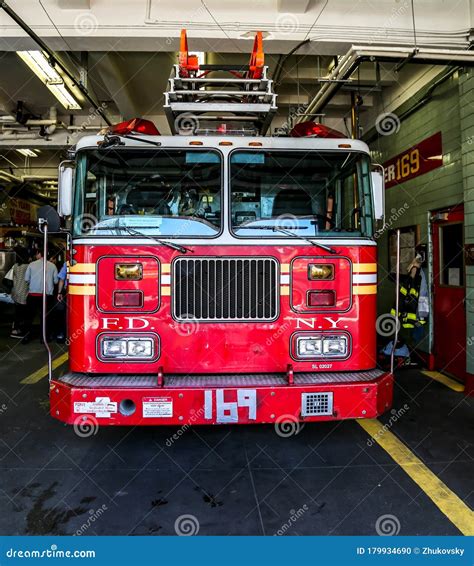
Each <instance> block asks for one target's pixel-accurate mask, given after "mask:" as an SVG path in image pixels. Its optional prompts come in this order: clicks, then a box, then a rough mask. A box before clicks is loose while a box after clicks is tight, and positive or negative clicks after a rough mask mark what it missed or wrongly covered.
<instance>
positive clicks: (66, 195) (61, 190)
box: [58, 161, 74, 216]
mask: <svg viewBox="0 0 474 566" xmlns="http://www.w3.org/2000/svg"><path fill="white" fill-rule="evenodd" d="M73 183H74V162H73V161H63V162H62V163H60V164H59V172H58V212H59V216H70V215H71V214H72V191H73Z"/></svg>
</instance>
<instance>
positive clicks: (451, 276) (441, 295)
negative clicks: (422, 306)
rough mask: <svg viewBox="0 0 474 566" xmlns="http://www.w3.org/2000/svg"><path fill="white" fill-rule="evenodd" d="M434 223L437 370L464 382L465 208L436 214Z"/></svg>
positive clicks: (434, 308)
mask: <svg viewBox="0 0 474 566" xmlns="http://www.w3.org/2000/svg"><path fill="white" fill-rule="evenodd" d="M431 220H432V224H431V226H432V239H433V240H432V241H433V284H434V288H433V293H434V294H433V317H434V318H433V324H434V362H435V367H436V369H437V370H440V371H443V372H445V373H448V374H451V375H452V376H453V377H456V378H457V379H460V380H462V381H465V379H466V310H465V306H466V300H465V299H466V274H465V266H464V207H463V206H462V205H461V206H456V207H454V208H451V209H449V210H445V211H441V212H439V211H438V212H434V213H433V214H432V217H431Z"/></svg>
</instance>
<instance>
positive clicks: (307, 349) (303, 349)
mask: <svg viewBox="0 0 474 566" xmlns="http://www.w3.org/2000/svg"><path fill="white" fill-rule="evenodd" d="M321 343H322V340H321V338H315V337H312V336H308V337H306V336H305V337H302V336H300V337H299V338H297V339H296V344H297V352H298V357H300V358H314V357H315V356H320V355H321V353H322V346H321Z"/></svg>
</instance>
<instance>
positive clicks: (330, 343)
mask: <svg viewBox="0 0 474 566" xmlns="http://www.w3.org/2000/svg"><path fill="white" fill-rule="evenodd" d="M346 354H347V338H346V337H345V336H328V337H326V338H324V340H323V355H324V356H345V355H346Z"/></svg>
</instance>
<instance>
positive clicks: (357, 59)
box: [297, 46, 474, 123]
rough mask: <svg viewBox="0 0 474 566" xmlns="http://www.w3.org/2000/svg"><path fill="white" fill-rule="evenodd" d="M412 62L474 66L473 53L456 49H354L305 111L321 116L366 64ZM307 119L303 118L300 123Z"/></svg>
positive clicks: (336, 68)
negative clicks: (365, 62) (336, 95)
mask: <svg viewBox="0 0 474 566" xmlns="http://www.w3.org/2000/svg"><path fill="white" fill-rule="evenodd" d="M408 58H409V59H410V63H424V64H429V65H453V64H456V66H459V65H462V66H467V67H472V66H474V52H472V51H467V50H466V51H464V50H454V49H427V48H418V51H417V52H416V53H414V51H413V49H412V48H400V47H384V46H376V47H373V46H352V47H351V49H350V50H349V51H348V52H347V53H346V54H345V55H344V56H343V57H342V58H341V60H340V61H339V63H338V65H337V66H336V67H335V68H334V69H333V70H332V72H331V74H330V75H329V77H328V82H326V83H324V84H323V86H322V87H321V88H320V89H319V91H318V92H317V93H316V95H315V97H314V98H313V100H312V101H311V102H310V103H309V105H308V108H307V109H306V111H305V116H306V115H308V114H318V113H321V110H322V109H323V108H324V107H325V106H326V104H327V103H328V102H329V101H330V100H331V99H332V97H333V96H334V95H335V94H336V92H337V91H338V90H339V89H340V88H341V87H342V85H343V84H344V81H346V80H347V79H349V77H350V76H351V75H352V74H353V73H354V71H355V70H356V69H357V68H358V67H359V65H360V64H361V63H362V62H364V61H382V62H395V61H400V59H408ZM305 119H306V118H305V117H304V116H300V117H298V118H297V123H299V122H302V121H304V120H305Z"/></svg>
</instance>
